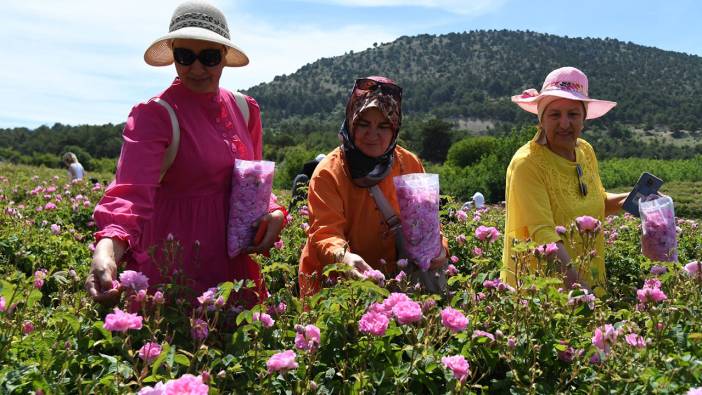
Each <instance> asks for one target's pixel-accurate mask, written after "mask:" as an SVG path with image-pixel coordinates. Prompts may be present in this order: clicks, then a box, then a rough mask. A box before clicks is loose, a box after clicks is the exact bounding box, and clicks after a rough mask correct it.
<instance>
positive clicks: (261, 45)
mask: <svg viewBox="0 0 702 395" xmlns="http://www.w3.org/2000/svg"><path fill="white" fill-rule="evenodd" d="M178 3H180V0H149V1H142V0H121V1H120V2H119V3H114V2H110V3H104V2H100V1H87V0H69V1H65V2H44V1H38V0H10V1H9V3H7V4H5V7H4V14H3V15H0V36H2V37H3V38H5V40H4V44H5V54H6V56H5V58H4V59H3V62H2V64H1V65H0V72H1V73H2V75H3V77H4V79H3V84H2V85H0V127H14V126H28V127H36V126H38V125H40V124H42V123H45V124H53V123H54V122H61V123H65V124H84V123H89V124H96V123H105V122H113V123H119V122H123V121H124V120H125V119H126V116H127V114H128V112H129V110H130V108H131V106H132V105H134V104H135V103H137V102H139V101H143V100H146V99H148V98H149V97H150V96H153V95H155V94H157V93H158V92H160V91H161V90H163V89H165V88H166V87H167V86H168V84H169V83H170V81H171V80H172V79H173V77H174V76H175V71H174V70H173V68H172V67H163V68H154V67H150V66H147V65H146V64H145V63H144V62H143V60H142V57H143V53H144V50H145V49H146V47H147V46H148V45H149V44H150V43H151V42H152V41H153V40H154V39H156V38H158V37H159V36H161V35H163V34H165V32H166V31H167V27H168V22H169V19H170V16H171V14H172V12H173V9H174V8H175V6H176V5H177V4H178ZM217 3H219V4H218V5H219V6H220V7H221V8H222V9H223V11H224V13H225V15H227V16H228V20H229V25H230V30H231V35H232V39H233V41H234V42H235V43H237V44H239V45H240V46H241V47H242V48H243V49H244V50H245V51H246V52H247V54H248V55H249V58H250V59H251V63H250V64H249V65H248V66H246V67H243V68H236V69H228V70H225V74H224V75H223V78H222V81H221V83H222V85H223V86H225V87H227V88H230V89H244V88H248V87H250V86H253V85H255V84H258V83H261V82H266V81H270V80H272V79H273V77H275V76H276V75H280V74H290V73H293V72H295V71H296V70H297V69H299V68H300V67H302V66H303V65H305V64H307V63H310V62H314V61H315V60H317V59H319V58H320V57H329V56H335V55H341V54H343V53H344V52H346V51H348V50H354V51H358V50H363V49H366V48H368V47H370V46H371V45H372V43H373V42H385V41H391V40H392V39H394V38H395V37H397V36H398V35H399V33H395V32H391V31H382V30H378V28H377V26H374V28H373V29H370V28H368V27H363V26H360V25H345V26H338V27H337V28H335V29H330V28H320V27H316V26H314V25H311V24H310V25H305V24H298V25H296V26H294V27H280V26H276V25H274V24H272V23H270V22H267V21H266V20H265V19H264V18H262V17H261V16H258V15H257V16H254V15H249V14H245V13H243V12H242V11H241V10H239V9H238V6H237V4H236V3H235V2H231V1H229V2H226V3H225V2H224V1H217V2H215V4H217Z"/></svg>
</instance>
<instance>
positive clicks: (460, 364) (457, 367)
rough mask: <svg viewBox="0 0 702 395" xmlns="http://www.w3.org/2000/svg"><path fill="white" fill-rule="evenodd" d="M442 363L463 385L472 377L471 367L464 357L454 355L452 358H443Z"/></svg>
mask: <svg viewBox="0 0 702 395" xmlns="http://www.w3.org/2000/svg"><path fill="white" fill-rule="evenodd" d="M441 363H442V364H444V366H445V367H446V368H447V369H449V370H451V372H453V377H455V378H456V380H458V381H460V382H461V383H462V382H464V381H465V380H466V378H467V377H468V375H470V365H469V364H468V361H466V359H465V358H464V357H463V355H453V356H450V357H442V358H441Z"/></svg>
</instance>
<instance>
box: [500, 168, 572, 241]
mask: <svg viewBox="0 0 702 395" xmlns="http://www.w3.org/2000/svg"><path fill="white" fill-rule="evenodd" d="M547 183H548V181H547V178H546V177H541V176H540V174H539V171H538V168H537V166H534V165H533V164H532V163H530V162H529V161H528V159H521V158H520V159H517V160H516V162H515V163H513V167H512V169H511V173H510V182H509V191H507V196H509V202H508V212H507V215H508V216H509V217H510V222H512V223H513V224H514V227H513V229H514V230H515V234H514V236H515V237H516V238H518V239H525V238H527V237H528V238H530V239H532V240H533V241H535V242H536V243H539V244H546V243H553V242H556V241H559V240H560V237H559V236H558V234H557V233H556V224H555V223H554V219H553V212H552V210H551V204H550V198H549V194H548V188H549V185H547Z"/></svg>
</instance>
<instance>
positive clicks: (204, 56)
mask: <svg viewBox="0 0 702 395" xmlns="http://www.w3.org/2000/svg"><path fill="white" fill-rule="evenodd" d="M198 58H199V59H200V63H202V64H203V65H205V66H208V67H213V66H217V65H218V64H219V63H220V62H221V61H222V52H221V51H220V50H219V49H203V50H202V51H201V52H200V55H198Z"/></svg>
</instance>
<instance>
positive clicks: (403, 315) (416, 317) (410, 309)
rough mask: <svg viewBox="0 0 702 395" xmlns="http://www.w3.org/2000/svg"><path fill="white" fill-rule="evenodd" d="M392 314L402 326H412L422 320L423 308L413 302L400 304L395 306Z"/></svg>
mask: <svg viewBox="0 0 702 395" xmlns="http://www.w3.org/2000/svg"><path fill="white" fill-rule="evenodd" d="M392 314H393V316H395V319H397V322H399V323H400V324H403V325H404V324H411V323H413V322H417V321H420V320H421V319H422V307H421V306H420V305H419V303H417V302H415V301H413V300H408V301H404V302H399V303H397V304H396V305H395V306H393V308H392Z"/></svg>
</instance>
